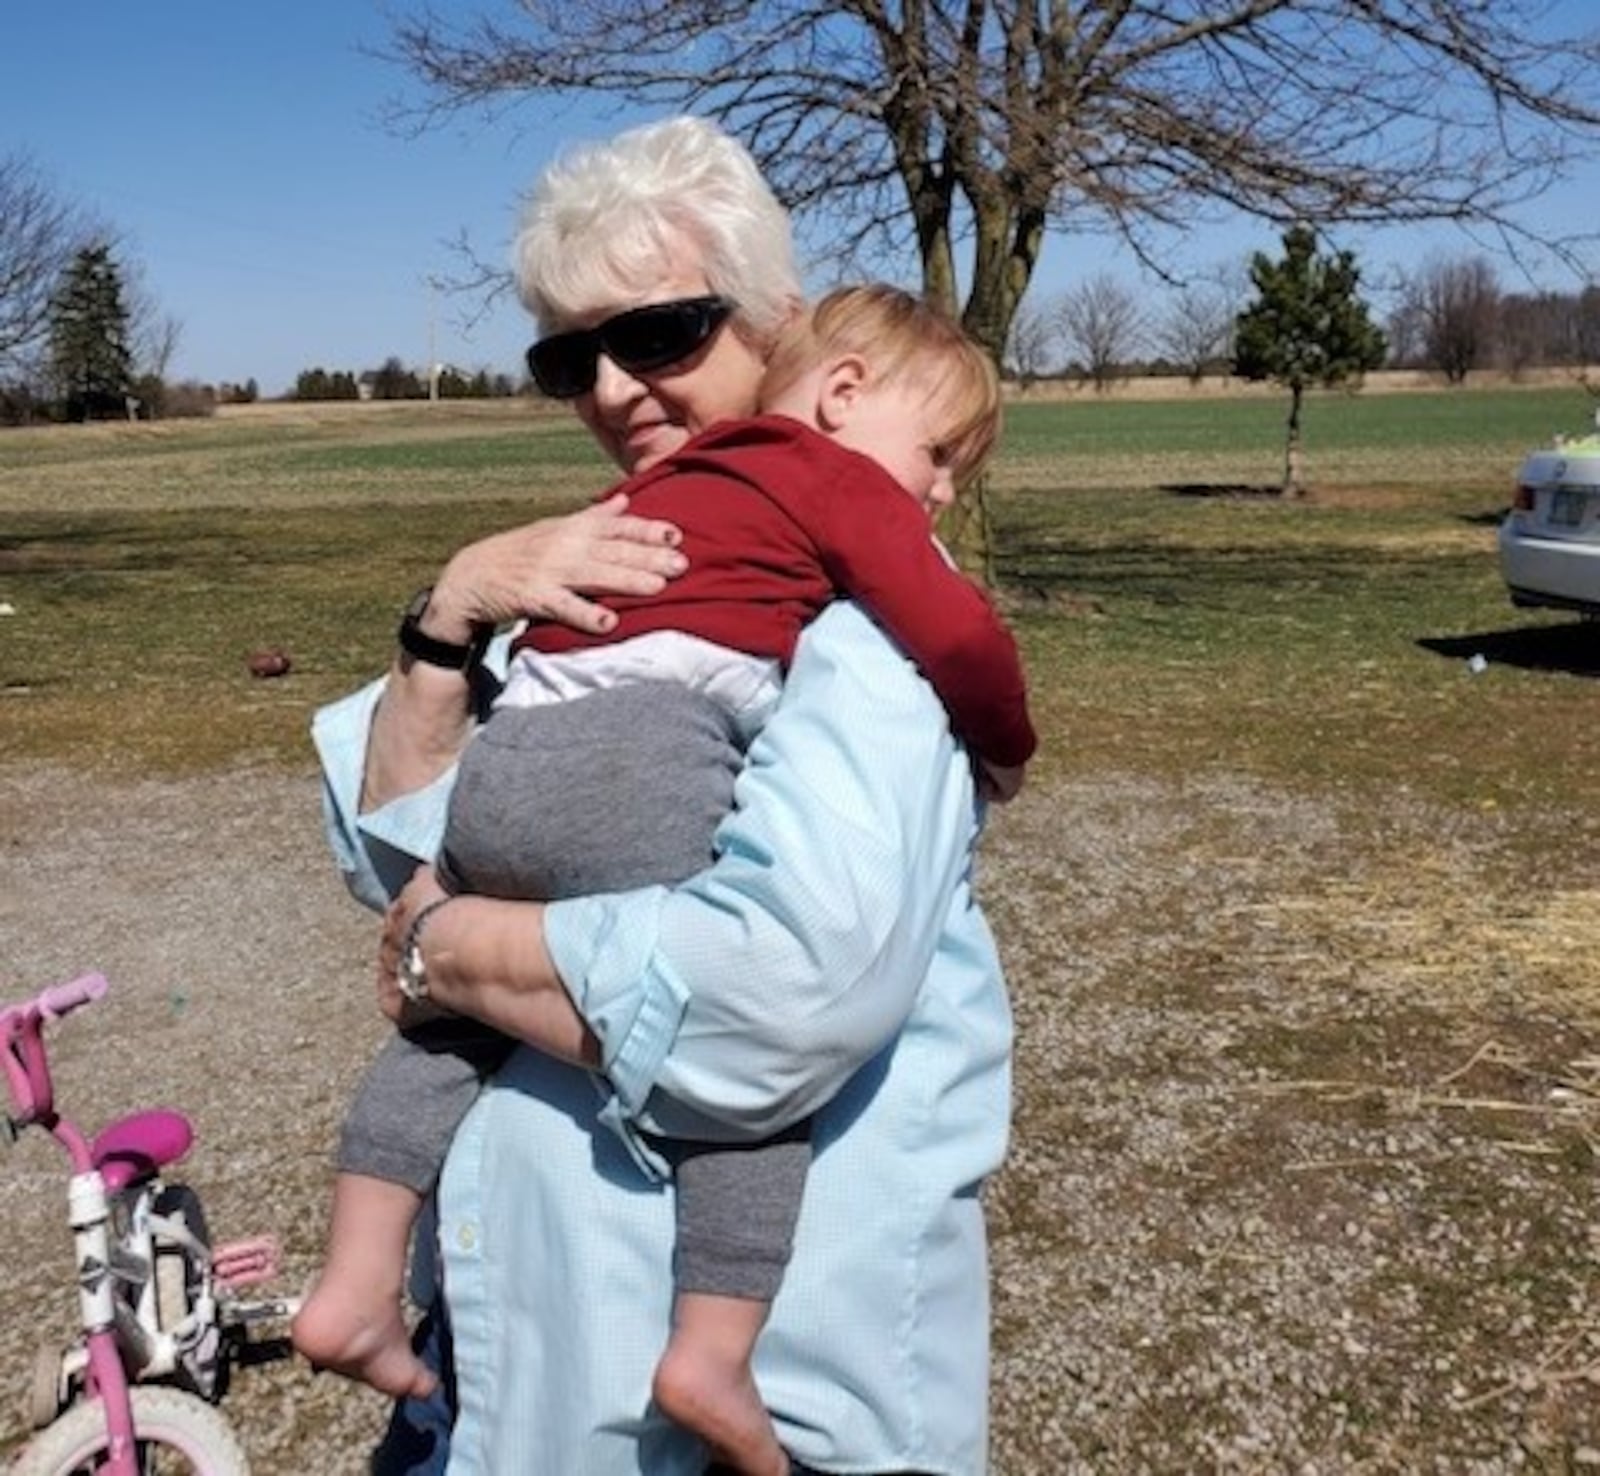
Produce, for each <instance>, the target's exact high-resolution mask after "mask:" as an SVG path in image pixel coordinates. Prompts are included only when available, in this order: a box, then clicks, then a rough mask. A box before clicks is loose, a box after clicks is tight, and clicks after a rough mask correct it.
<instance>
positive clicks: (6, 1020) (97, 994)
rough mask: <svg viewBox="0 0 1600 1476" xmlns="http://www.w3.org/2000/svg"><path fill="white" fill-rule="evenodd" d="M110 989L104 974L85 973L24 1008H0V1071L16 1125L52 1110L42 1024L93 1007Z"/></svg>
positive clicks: (53, 1099)
mask: <svg viewBox="0 0 1600 1476" xmlns="http://www.w3.org/2000/svg"><path fill="white" fill-rule="evenodd" d="M110 987H111V986H110V985H109V984H108V983H107V982H106V978H105V975H104V974H84V975H83V976H82V977H81V978H78V979H73V980H71V981H69V982H68V983H66V984H52V985H51V986H50V987H49V988H48V989H43V990H41V991H40V992H39V993H38V994H36V995H35V996H34V997H33V998H32V999H30V1000H29V1001H28V1002H27V1003H26V1004H20V1005H11V1006H10V1007H9V1008H7V1009H0V1068H3V1071H4V1075H5V1079H6V1086H7V1087H8V1088H9V1091H10V1096H11V1104H12V1107H13V1108H14V1109H15V1119H14V1120H15V1122H16V1123H17V1124H18V1125H19V1126H21V1125H23V1124H25V1123H30V1122H37V1121H38V1120H39V1119H40V1118H46V1117H49V1116H50V1114H51V1113H52V1112H53V1111H54V1110H55V1092H54V1088H53V1086H52V1084H51V1081H50V1062H49V1060H48V1059H47V1057H46V1056H45V1049H44V1039H43V1035H42V1028H41V1027H42V1026H43V1023H44V1022H45V1021H46V1020H59V1019H60V1018H61V1017H62V1016H63V1015H70V1014H71V1013H72V1011H73V1010H76V1009H81V1008H82V1007H83V1006H84V1005H86V1004H93V1003H94V1001H95V1000H97V999H100V998H101V997H102V996H103V995H104V994H105V992H106V991H107V990H108V989H109V988H110Z"/></svg>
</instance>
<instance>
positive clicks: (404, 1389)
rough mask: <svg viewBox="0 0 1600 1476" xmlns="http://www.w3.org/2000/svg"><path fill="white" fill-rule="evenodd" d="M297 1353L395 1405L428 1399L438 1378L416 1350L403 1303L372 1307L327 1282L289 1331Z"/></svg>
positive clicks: (321, 1283) (316, 1289) (307, 1301)
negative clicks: (387, 1397)
mask: <svg viewBox="0 0 1600 1476" xmlns="http://www.w3.org/2000/svg"><path fill="white" fill-rule="evenodd" d="M289 1336H290V1337H291V1338H292V1339H293V1341H294V1346H295V1348H296V1350H297V1351H298V1352H299V1353H300V1354H301V1355H302V1356H303V1357H305V1358H308V1359H310V1361H311V1363H312V1364H313V1365H314V1366H315V1367H317V1368H330V1369H332V1370H333V1371H334V1372H335V1373H341V1374H343V1375H344V1376H345V1377H346V1378H350V1379H356V1380H357V1381H359V1382H360V1383H363V1384H369V1385H371V1386H372V1388H374V1389H377V1390H378V1391H379V1392H380V1393H383V1394H389V1395H392V1396H393V1397H394V1398H396V1399H404V1398H408V1397H409V1398H416V1399H423V1398H426V1397H427V1396H428V1395H429V1394H431V1393H433V1391H434V1389H435V1387H437V1385H438V1382H439V1380H438V1378H437V1377H436V1376H435V1375H434V1374H433V1372H432V1371H431V1370H430V1369H429V1368H428V1366H427V1365H426V1364H425V1363H423V1361H422V1360H421V1359H420V1358H418V1357H417V1355H416V1354H415V1353H414V1352H413V1351H412V1348H411V1336H410V1334H409V1333H408V1332H407V1331H406V1324H405V1319H404V1318H403V1317H402V1316H401V1315H400V1304H399V1302H398V1301H387V1300H380V1301H378V1302H375V1303H370V1304H369V1302H368V1300H367V1299H365V1298H362V1297H361V1296H360V1295H358V1294H355V1293H352V1292H350V1291H348V1290H347V1289H346V1288H343V1287H341V1286H340V1285H339V1284H338V1283H337V1282H334V1281H329V1280H328V1278H327V1276H326V1275H324V1277H323V1279H322V1280H321V1281H319V1282H318V1283H317V1285H316V1286H315V1287H314V1288H313V1289H312V1291H311V1294H310V1295H309V1296H308V1297H307V1298H306V1299H305V1302H304V1303H303V1304H302V1306H301V1308H300V1311H299V1312H298V1313H296V1314H295V1319H294V1321H293V1322H292V1323H290V1325H289Z"/></svg>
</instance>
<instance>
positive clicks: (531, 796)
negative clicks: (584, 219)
mask: <svg viewBox="0 0 1600 1476" xmlns="http://www.w3.org/2000/svg"><path fill="white" fill-rule="evenodd" d="M576 336H577V335H574V337H576ZM556 343H558V340H554V339H552V340H546V344H556ZM544 346H545V345H541V348H542V347H544ZM589 352H590V353H591V354H592V353H593V352H594V349H593V347H592V345H590V346H589ZM760 405H761V410H762V413H761V414H760V415H758V416H756V417H754V418H753V419H749V420H742V421H730V422H726V423H724V424H722V425H718V426H715V427H713V428H712V429H710V430H708V431H705V432H703V433H702V434H700V435H699V436H697V437H696V438H695V439H694V440H692V441H690V442H689V443H688V444H687V445H686V446H684V447H683V448H682V449H681V450H679V451H678V452H676V453H674V454H673V455H671V456H668V457H666V458H665V459H664V460H662V461H661V462H659V463H658V464H656V465H655V466H653V467H651V468H650V469H649V470H648V471H645V472H642V473H640V474H638V475H636V476H634V477H632V478H630V479H628V480H626V481H624V482H623V483H622V484H621V485H620V487H619V488H616V489H613V490H614V491H616V490H620V491H623V492H626V493H627V494H628V497H629V506H630V510H631V511H633V512H635V513H638V514H640V515H641V516H646V517H654V518H661V519H665V520H667V521H670V522H673V523H675V524H677V525H678V527H679V528H680V530H681V531H682V535H683V541H682V545H681V546H682V549H683V551H684V553H685V554H686V555H687V557H688V561H689V563H688V569H687V571H686V572H685V573H684V574H683V575H682V576H681V577H679V578H678V579H677V580H675V581H673V582H672V583H670V584H669V585H667V587H666V588H665V589H664V590H663V591H662V592H661V593H659V594H657V595H654V596H650V597H647V598H646V597H616V598H608V599H606V600H605V601H604V603H605V604H607V605H608V606H609V607H610V608H611V609H612V610H614V611H615V612H616V615H617V621H616V624H615V626H614V628H613V629H612V630H610V631H609V632H607V633H606V634H605V635H601V636H596V635H589V634H584V633H580V632H577V631H573V630H570V629H568V628H566V627H558V626H553V625H535V626H531V627H530V628H528V629H527V630H526V631H525V632H524V633H523V634H521V635H520V636H519V637H517V639H516V641H515V642H514V647H513V655H512V658H511V662H510V667H509V670H508V675H507V681H506V684H505V687H504V689H503V690H502V692H501V693H500V695H499V697H498V698H497V699H496V701H495V704H494V710H493V712H492V713H491V715H490V717H489V719H488V721H487V722H486V723H485V724H484V725H483V727H482V728H481V729H480V730H479V732H478V734H477V735H476V736H475V737H474V738H473V740H472V742H471V743H469V744H468V746H467V749H466V751H465V753H464V754H463V757H462V761H461V765H460V770H459V773H458V776H457V780H456V785H455V789H454V791H453V793H452V798H451V802H450V811H449V817H448V821H447V825H446V833H445V839H444V846H443V850H442V852H441V855H440V858H439V863H438V868H439V872H440V876H441V878H442V879H443V880H444V882H445V885H446V886H447V888H449V889H450V890H451V891H452V892H473V893H479V894H490V895H495V896H502V897H518V898H534V899H537V900H545V901H550V900H555V899H556V898H559V897H564V896H579V895H586V894H589V893H593V892H602V891H620V890H625V889H629V888H633V887H636V886H641V885H645V884H648V883H671V882H674V881H678V880H681V879H684V878H686V877H688V876H691V875H693V874H695V873H696V872H698V871H700V870H702V869H703V868H704V867H705V866H706V865H707V864H708V863H709V862H710V860H711V858H712V852H713V832H714V830H715V827H716V824H717V823H718V821H719V820H720V819H721V818H722V816H723V815H724V814H725V813H726V811H727V809H728V808H729V806H730V805H731V802H732V793H733V781H734V779H735V777H736V775H737V773H738V770H739V768H740V767H741V765H742V762H743V752H744V749H745V747H746V746H747V745H748V744H749V742H750V741H751V739H752V738H753V736H754V735H755V733H756V732H758V731H759V729H760V727H761V725H762V724H763V723H764V721H765V720H766V717H767V716H768V715H769V714H770V712H771V710H772V709H773V707H774V706H775V705H776V702H777V700H778V696H779V693H780V691H781V681H782V673H783V668H784V666H785V664H786V663H787V662H788V660H789V659H790V657H791V656H792V654H793V652H794V648H795V644H796V642H797V640H798V638H799V635H800V632H801V630H802V629H803V627H804V626H805V625H806V624H807V623H808V622H809V621H811V620H812V619H814V618H815V617H816V616H817V615H818V614H820V613H821V611H822V610H823V608H824V607H825V606H826V605H828V604H829V603H830V602H831V601H832V600H834V599H835V598H840V597H846V598H850V599H854V600H856V601H858V602H859V603H860V604H861V605H862V606H864V607H865V608H866V609H867V610H868V611H869V613H871V614H872V615H873V616H874V618H875V619H876V620H877V621H878V622H879V623H880V624H881V625H883V626H884V627H885V628H886V629H887V630H888V631H889V633H890V634H891V635H893V636H894V637H895V638H896V640H897V641H898V642H899V643H900V645H901V646H902V647H904V649H905V651H906V653H907V655H908V656H909V657H910V658H911V659H912V660H913V661H915V662H916V664H917V665H918V666H919V667H920V668H921V670H922V672H923V673H924V675H925V676H926V677H927V678H928V680H929V681H930V683H931V684H932V685H933V687H934V690H935V691H936V692H937V693H938V695H939V697H940V700H941V701H942V702H943V704H944V706H945V708H946V711H947V712H948V714H949V718H950V723H951V726H952V728H953V730H954V731H955V732H956V733H957V734H958V735H959V736H960V737H961V738H962V739H963V740H964V741H965V742H966V744H967V746H968V747H969V749H970V750H971V752H972V753H973V755H974V759H975V763H976V765H977V769H978V778H979V783H980V789H981V790H982V791H983V792H984V793H985V794H987V795H989V796H991V797H993V798H998V799H1002V800H1004V799H1009V798H1010V797H1011V796H1012V795H1013V794H1015V793H1016V790H1017V788H1018V786H1019V785H1020V782H1021V777H1022V767H1023V765H1024V764H1025V763H1026V762H1027V760H1028V759H1029V757H1030V756H1031V754H1032V752H1033V749H1034V746H1035V737H1034V732H1033V728H1032V725H1031V723H1030V721H1029V718H1028V712H1027V698H1026V688H1025V682H1024V677H1023V672H1022V667H1021V663H1020V659H1019V657H1018V654H1017V650H1016V645H1015V643H1014V641H1013V640H1012V638H1011V636H1010V634H1009V632H1008V631H1007V630H1006V629H1005V627H1004V625H1003V624H1002V623H1001V621H1000V620H999V618H998V616H997V615H996V614H995V613H994V611H993V609H992V608H991V606H990V604H989V602H988V600H987V598H986V597H985V596H984V594H983V593H982V592H981V591H980V590H979V589H978V588H977V587H976V586H975V585H974V584H972V583H971V582H970V581H969V580H967V579H966V578H965V577H963V576H962V575H961V574H960V573H959V572H957V570H956V569H955V568H954V566H953V565H952V564H951V563H950V562H949V560H948V558H947V556H946V555H945V554H944V552H943V550H942V549H941V548H940V547H939V545H938V544H937V543H936V542H935V541H934V539H933V537H932V534H931V530H930V519H931V517H932V516H933V515H934V514H936V513H937V512H938V511H939V510H940V509H941V508H942V507H944V506H945V505H947V504H948V503H949V502H951V501H952V500H953V499H954V497H955V494H956V490H957V488H958V487H959V486H961V485H963V484H964V483H965V482H966V481H968V480H969V479H970V478H972V477H973V476H974V475H975V474H976V473H977V472H978V470H979V469H980V467H981V466H982V464H983V461H984V459H985V458H986V456H987V455H988V453H989V451H990V449H991V447H992V446H993V444H994V440H995V437H996V435H997V433H998V429H999V420H1000V400H999V387H998V382H997V380H996V376H995V373H994V368H993V366H992V365H991V363H990V362H989V359H988V357H987V355H986V354H984V352H983V351H982V350H981V349H979V348H978V347H977V346H976V345H975V344H973V343H972V342H971V341H970V340H969V339H968V338H966V336H965V335H964V334H963V333H962V332H961V330H960V328H959V327H958V326H956V325H955V324H954V323H952V322H951V321H950V320H949V319H948V318H946V317H945V316H943V315H942V314H940V313H938V312H937V311H935V310H934V309H932V308H930V307H928V306H927V305H926V304H924V303H923V302H921V301H920V300H918V299H917V298H914V297H912V296H911V295H909V294H907V293H905V292H902V291H899V290H898V289H895V288H890V287H886V286H868V287H854V288H845V289H841V290H839V291H836V292H834V293H831V294H829V295H828V296H827V297H825V298H824V299H823V300H822V301H821V302H820V303H819V304H818V305H817V306H816V307H815V308H814V309H811V310H809V311H806V312H802V313H800V314H798V315H797V317H796V320H795V321H794V322H793V323H792V324H791V325H790V326H789V327H788V328H787V329H786V330H785V332H784V333H783V335H782V336H781V337H780V339H779V341H778V343H777V344H776V346H775V347H774V350H773V353H772V356H771V358H770V360H769V363H768V368H767V372H766V375H765V377H764V380H763V384H762V393H761V400H760ZM606 495H610V493H607V494H606ZM434 905H435V906H438V905H442V904H434ZM419 931H420V923H419V925H418V926H415V927H414V928H413V940H414V938H415V935H416V933H417V932H419ZM759 989H760V985H759V982H757V981H753V982H752V990H753V1001H754V1002H758V1001H759ZM513 1044H514V1043H513V1042H510V1041H508V1040H506V1039H505V1037H503V1036H500V1035H498V1034H496V1033H495V1032H493V1031H491V1030H490V1029H489V1028H488V1027H486V1026H482V1025H478V1024H477V1023H476V1022H471V1021H465V1020H461V1019H459V1018H456V1017H450V1018H449V1019H446V1020H441V1021H438V1022H434V1023H431V1024H429V1025H424V1026H419V1027H415V1028H413V1029H410V1030H407V1031H405V1032H402V1033H400V1034H398V1035H396V1036H395V1037H394V1039H393V1040H392V1041H391V1042H390V1043H389V1044H388V1045H386V1047H385V1048H384V1050H383V1052H382V1053H381V1054H380V1055H379V1057H378V1058H377V1060H376V1061H375V1062H374V1063H373V1066H372V1068H371V1069H370V1071H369V1073H368V1076H367V1079H366V1081H365V1082H364V1083H363V1085H362V1087H361V1090H360V1092H359V1094H358V1096H357V1099H356V1101H355V1103H354V1104H353V1105H352V1108H351V1112H350V1115H349V1117H348V1118H347V1120H346V1124H345V1128H344V1131H343V1135H342V1139H341V1150H340V1158H339V1170H340V1172H339V1177H338V1180H337V1183H336V1186H335V1191H334V1206H333V1218H332V1226H331V1231H330V1241H329V1247H328V1259H327V1264H326V1266H325V1268H324V1270H323V1272H322V1275H321V1278H320V1280H319V1281H318V1283H317V1285H316V1287H315V1288H314V1290H313V1292H312V1293H311V1295H310V1297H309V1298H308V1299H307V1301H306V1303H305V1306H304V1307H303V1309H302V1311H301V1312H300V1314H299V1317H298V1318H297V1319H296V1322H295V1325H294V1339H295V1343H296V1345H297V1346H298V1347H299V1349H300V1350H301V1352H303V1353H304V1354H306V1355H307V1356H308V1357H309V1358H311V1359H312V1361H313V1362H315V1363H317V1364H319V1365H322V1366H325V1367H331V1368H335V1369H337V1370H339V1371H341V1372H344V1373H346V1374H349V1375H350V1376H352V1377H355V1378H360V1379H364V1380H365V1381H367V1382H368V1383H371V1384H372V1385H374V1386H375V1387H377V1388H380V1389H383V1390H385V1391H387V1392H389V1393H392V1394H397V1395H399V1394H409V1393H423V1392H426V1390H427V1389H428V1387H429V1386H430V1385H431V1382H432V1377H431V1375H429V1374H428V1373H427V1371H426V1370H425V1369H424V1368H423V1367H422V1365H421V1364H420V1362H418V1360H417V1359H416V1357H415V1356H414V1354H413V1353H412V1351H411V1348H410V1345H409V1342H408V1339H407V1336H406V1331H405V1323H404V1320H403V1317H402V1312H401V1300H400V1298H401V1287H402V1281H403V1276H404V1262H405V1254H406V1246H407V1242H408V1239H409V1235H410V1230H411V1226H412V1224H413V1221H414V1220H415V1217H416V1215H417V1213H418V1211H419V1209H420V1206H421V1204H422V1201H423V1199H424V1197H425V1196H426V1195H427V1193H428V1192H429V1191H430V1189H431V1188H432V1186H433V1183H434V1179H435V1177H436V1176H437V1174H438V1171H439V1167H440V1164H441V1163H442V1161H443V1158H444V1155H445V1151H446V1149H447V1148H448V1146H449V1142H450V1139H451V1137H452V1135H453V1134H454V1131H455V1128H456V1126H457V1124H458V1123H459V1122H460V1120H461V1118H462V1117H463V1116H464V1115H465V1113H466V1111H467V1109H468V1107H469V1106H470V1105H471V1102H472V1100H473V1099H474V1096H475V1094H476V1092H477V1090H478V1088H479V1085H480V1082H481V1080H482V1078H483V1076H484V1075H486V1074H487V1073H489V1072H491V1071H492V1070H493V1069H494V1068H495V1067H496V1066H498V1065H499V1064H500V1062H501V1061H502V1060H503V1059H504V1057H505V1055H506V1054H507V1053H508V1052H509V1051H510V1049H511V1048H512V1046H513ZM658 1146H659V1147H660V1149H661V1151H662V1155H663V1157H665V1158H666V1159H667V1160H668V1161H670V1162H671V1164H672V1166H673V1178H674V1186H675V1191H676V1199H675V1213H676V1223H677V1242H676V1255H675V1262H674V1282H675V1297H676V1300H675V1302H674V1310H673V1331H672V1334H671V1339H670V1342H669V1344H668V1347H667V1349H666V1350H665V1353H664V1354H663V1357H662V1359H661V1362H660V1364H659V1365H658V1367H657V1371H656V1378H655V1387H654V1396H655V1399H656V1401H657V1403H658V1405H659V1406H660V1407H661V1409H662V1410H663V1411H664V1412H665V1413H666V1414H667V1415H668V1416H670V1417H671V1418H673V1419H675V1420H677V1421H678V1422H679V1423H681V1424H684V1425H686V1426H687V1427H689V1428H690V1429H692V1430H694V1431H695V1432H696V1433H698V1434H700V1435H701V1436H702V1437H703V1438H704V1439H706V1440H707V1441H708V1443H709V1444H710V1445H711V1446H712V1447H713V1449H714V1450H715V1451H717V1453H718V1455H719V1456H720V1458H721V1459H723V1460H724V1461H728V1462H730V1463H731V1464H732V1465H733V1466H734V1467H735V1468H736V1469H738V1470H740V1471H747V1472H766V1471H772V1472H779V1473H781V1472H783V1471H785V1470H786V1469H787V1458H786V1457H785V1456H784V1454H783V1452H782V1450H781V1448H780V1446H779V1445H778V1441H777V1437H776V1432H775V1430H774V1427H773V1424H772V1420H771V1417H770V1416H769V1415H768V1413H767V1411H766V1409H765V1407H764V1405H763V1403H762V1401H761V1398H760V1395H759V1394H758V1392H757V1391H756V1387H755V1383H754V1379H753V1377H752V1374H751V1371H750V1359H751V1355H752V1352H753V1350H754V1347H755V1343H756V1340H757V1337H758V1335H759V1334H760V1331H761V1329H762V1327H763V1325H764V1324H765V1322H766V1318H767V1313H768V1310H769V1306H770V1303H771V1300H772V1298H773V1296H774V1295H775V1293H776V1291H777V1289H778V1285H779V1283H780V1281H781V1278H782V1274H783V1269H784V1266H785V1264H786V1262H787V1259H788V1255H789V1248H790V1242H791V1238H792V1235H793V1230H794V1225H795V1220H796V1216H797V1215H798V1212H799V1206H800V1200H801V1194H802V1190H803V1187H804V1181H805V1175H806V1172H807V1171H808V1168H809V1164H810V1153H811V1149H810V1140H809V1134H808V1132H807V1125H806V1124H800V1125H799V1126H798V1127H796V1128H793V1129H790V1130H789V1131H787V1132H784V1133H781V1134H779V1135H778V1136H777V1137H776V1138H774V1139H769V1140H766V1141H764V1142H761V1143H755V1144H750V1143H740V1144H712V1143H701V1142H695V1143H687V1142H681V1141H672V1142H668V1141H666V1140H661V1141H660V1142H659V1144H658Z"/></svg>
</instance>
